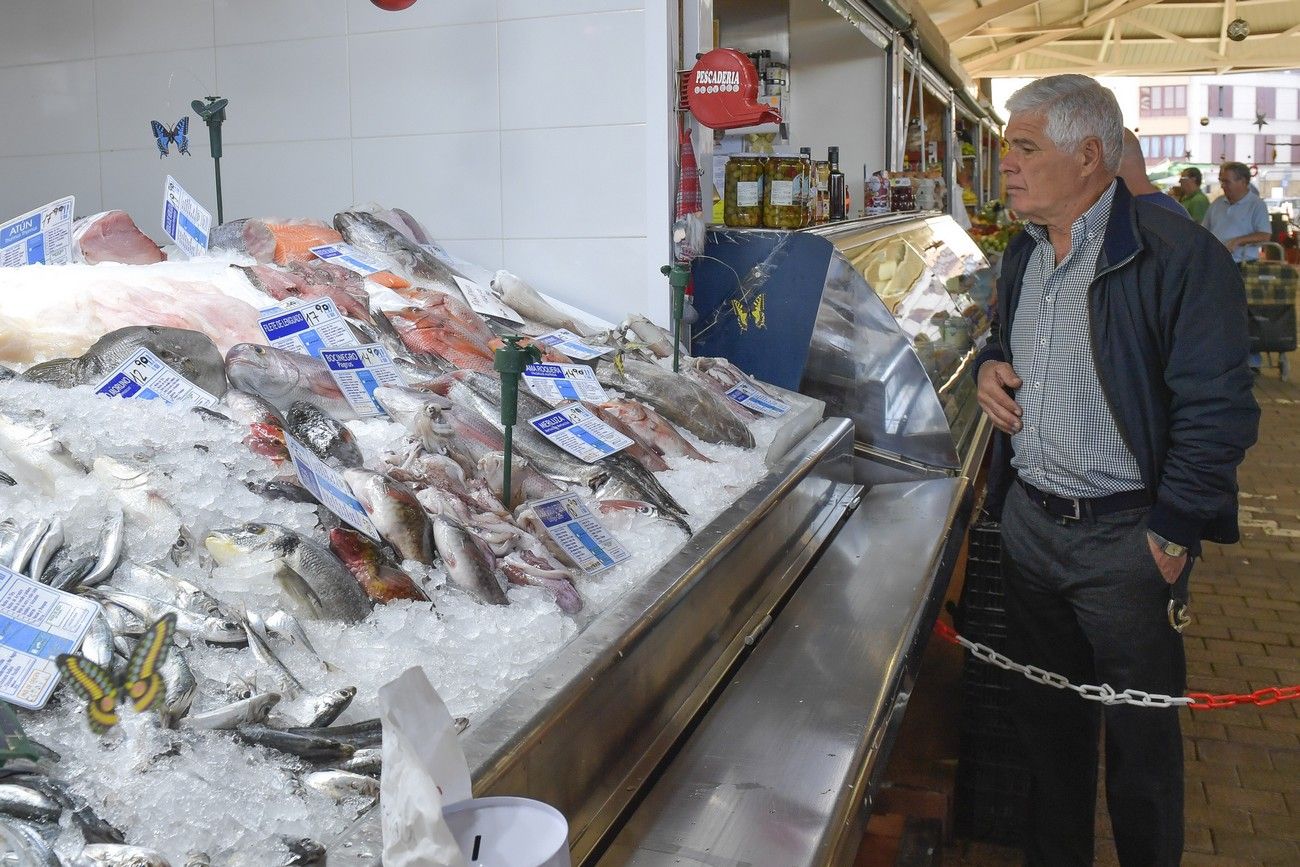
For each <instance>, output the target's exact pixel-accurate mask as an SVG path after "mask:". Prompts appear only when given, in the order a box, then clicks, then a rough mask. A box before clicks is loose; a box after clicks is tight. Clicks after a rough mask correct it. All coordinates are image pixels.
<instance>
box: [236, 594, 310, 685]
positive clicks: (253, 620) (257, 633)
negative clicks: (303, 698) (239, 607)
mask: <svg viewBox="0 0 1300 867" xmlns="http://www.w3.org/2000/svg"><path fill="white" fill-rule="evenodd" d="M242 622H243V626H244V634H245V635H247V636H248V647H249V649H251V650H252V651H253V656H255V657H256V658H257V661H258V662H260V663H262V664H263V665H265V666H269V667H271V668H274V669H275V670H276V671H278V672H280V674H282V675H284V687H285V689H286V690H287V691H288V692H289V694H290V695H297V694H298V693H300V692H302V690H303V688H304V687H303V685H302V681H300V680H298V678H297V677H296V676H295V675H294V673H293V672H292V671H290V670H289V666H287V665H285V664H284V660H282V659H280V657H279V656H277V655H276V654H275V651H273V650H272V649H271V640H270V638H269V637H268V636H267V634H266V624H265V623H263V622H262V618H261V617H260V616H259V615H258V614H257V612H255V611H249V612H247V614H245V616H244V619H243V621H242Z"/></svg>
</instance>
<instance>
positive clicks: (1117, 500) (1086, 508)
mask: <svg viewBox="0 0 1300 867" xmlns="http://www.w3.org/2000/svg"><path fill="white" fill-rule="evenodd" d="M1016 481H1017V482H1019V483H1020V487H1022V488H1024V489H1025V494H1026V495H1027V496H1028V497H1029V500H1030V502H1032V503H1034V504H1035V505H1037V506H1038V507H1039V508H1040V509H1042V510H1043V511H1045V512H1047V514H1049V515H1051V516H1052V517H1054V518H1062V519H1064V520H1067V521H1080V520H1084V519H1087V520H1090V521H1091V520H1094V519H1096V518H1100V517H1101V516H1102V515H1109V514H1110V513H1111V512H1122V511H1124V510H1125V509H1140V508H1142V507H1143V506H1149V505H1151V495H1150V494H1149V493H1148V492H1146V491H1124V492H1123V493H1120V494H1110V495H1108V496H1105V497H1058V496H1056V494H1049V493H1047V492H1046V491H1040V490H1038V488H1035V487H1034V486H1033V485H1031V484H1029V482H1026V481H1025V480H1024V479H1022V478H1020V477H1018V476H1017V478H1016Z"/></svg>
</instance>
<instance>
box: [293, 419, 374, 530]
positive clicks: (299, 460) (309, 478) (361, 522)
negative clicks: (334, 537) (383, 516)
mask: <svg viewBox="0 0 1300 867" xmlns="http://www.w3.org/2000/svg"><path fill="white" fill-rule="evenodd" d="M284 444H285V445H286V446H288V447H289V457H290V458H291V459H292V460H293V468H294V470H295V471H296V472H297V473H298V481H300V482H302V486H303V487H304V488H306V489H307V490H309V491H311V495H312V496H313V497H315V498H316V499H317V500H320V502H321V504H322V505H324V506H325V508H327V509H329V510H330V511H331V512H333V513H334V514H336V515H338V516H339V518H340V519H342V520H344V521H347V522H348V523H349V524H351V525H352V526H353V527H356V528H357V529H358V530H360V531H361V532H363V533H365V534H366V535H367V536H369V537H370V538H372V539H374V540H375V541H376V542H378V541H379V531H378V530H376V529H375V525H374V524H372V523H371V522H370V516H369V515H367V514H366V510H365V509H363V508H362V507H361V503H360V501H358V500H357V498H356V497H354V496H352V490H351V489H350V488H349V487H348V483H347V482H346V481H344V480H343V477H342V476H341V475H339V474H338V472H337V471H336V470H334V469H333V468H332V467H330V466H329V465H328V464H326V463H325V462H324V461H322V460H321V459H320V458H318V457H317V456H316V454H315V453H314V452H312V451H311V449H309V448H307V447H306V446H304V445H303V444H302V443H300V442H298V441H297V440H296V439H294V438H293V437H291V436H289V435H288V434H285V435H284Z"/></svg>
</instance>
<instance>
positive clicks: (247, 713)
mask: <svg viewBox="0 0 1300 867" xmlns="http://www.w3.org/2000/svg"><path fill="white" fill-rule="evenodd" d="M279 703H280V693H278V692H264V693H260V694H258V695H250V696H249V697H248V698H243V699H240V700H239V701H236V702H232V703H230V704H227V705H223V706H221V707H218V708H213V709H212V710H206V711H204V712H203V713H192V714H190V715H189V716H188V717H186V718H185V721H184V726H185V727H186V728H191V729H210V730H218V731H230V730H233V729H236V728H238V727H239V726H241V725H251V724H254V723H263V722H266V718H267V717H268V716H269V715H270V713H271V708H273V707H275V706H276V705H277V704H279Z"/></svg>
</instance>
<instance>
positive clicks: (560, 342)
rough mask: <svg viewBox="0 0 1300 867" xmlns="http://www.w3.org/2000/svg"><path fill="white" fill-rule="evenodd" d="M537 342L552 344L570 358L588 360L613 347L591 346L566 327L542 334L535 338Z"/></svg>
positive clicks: (608, 351) (604, 353) (607, 351)
mask: <svg viewBox="0 0 1300 867" xmlns="http://www.w3.org/2000/svg"><path fill="white" fill-rule="evenodd" d="M537 342H539V343H545V344H546V345H547V346H553V347H555V348H556V349H558V350H560V352H563V353H564V354H565V355H567V356H569V357H570V358H578V359H582V360H590V359H592V358H600V357H601V356H602V355H608V354H609V353H611V352H613V351H614V349H613V347H611V346H592V345H590V344H587V343H583V342H582V338H581V337H579V336H578V335H576V334H574V333H573V332H572V331H569V330H568V329H567V328H557V329H556V330H554V331H552V332H550V333H548V334H543V335H542V336H541V337H539V338H537Z"/></svg>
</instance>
